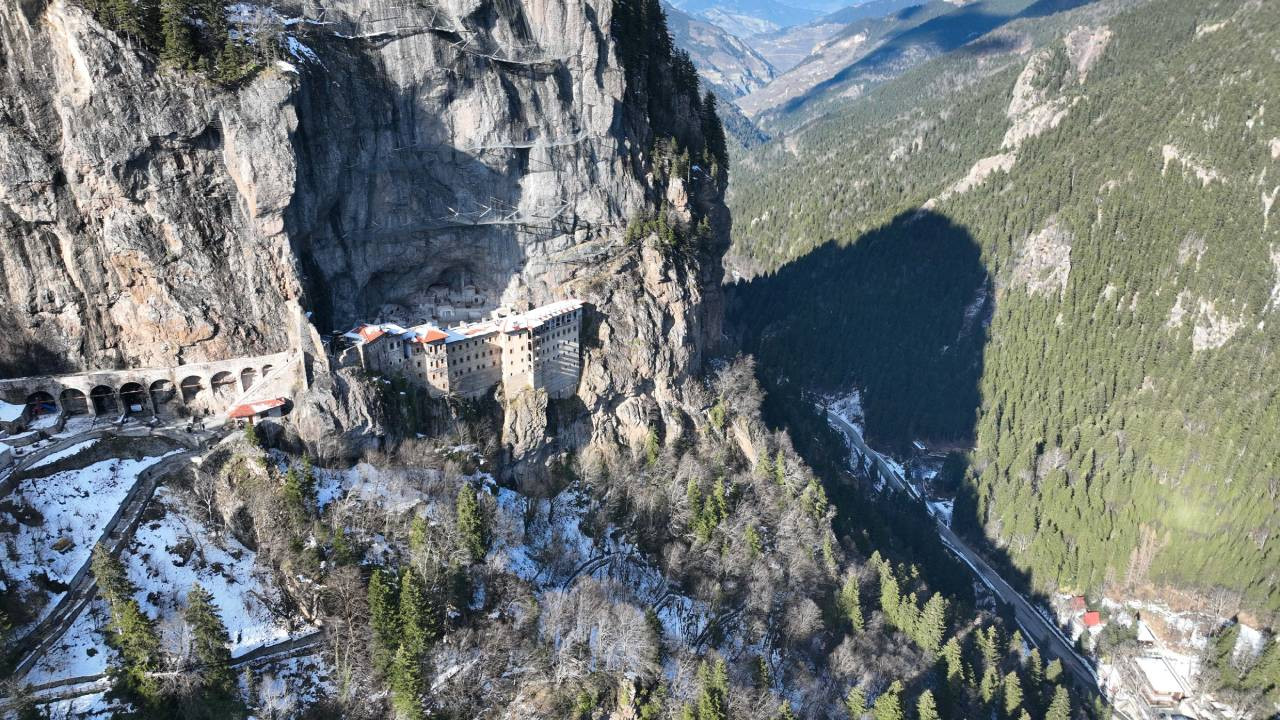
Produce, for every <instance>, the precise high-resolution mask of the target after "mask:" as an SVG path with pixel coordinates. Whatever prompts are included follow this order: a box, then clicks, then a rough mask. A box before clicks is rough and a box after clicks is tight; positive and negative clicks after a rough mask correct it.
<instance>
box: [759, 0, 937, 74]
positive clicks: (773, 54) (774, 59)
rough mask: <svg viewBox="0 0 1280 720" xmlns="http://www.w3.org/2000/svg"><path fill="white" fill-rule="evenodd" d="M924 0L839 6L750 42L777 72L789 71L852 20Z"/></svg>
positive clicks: (879, 0)
mask: <svg viewBox="0 0 1280 720" xmlns="http://www.w3.org/2000/svg"><path fill="white" fill-rule="evenodd" d="M922 1H923V0H872V1H871V2H868V3H863V4H861V5H855V6H853V7H846V8H841V9H839V10H836V11H835V12H832V13H829V14H827V15H823V16H822V17H820V18H818V19H817V20H814V21H813V22H809V23H805V24H804V25H795V26H793V27H789V28H782V29H780V30H775V31H773V32H769V33H765V34H763V35H756V36H755V37H752V38H751V46H752V47H754V48H755V49H756V51H757V52H759V53H760V54H761V55H763V56H764V57H765V59H767V60H768V61H769V62H770V63H771V64H772V65H773V67H774V69H775V70H777V71H778V72H780V73H781V72H786V71H787V70H790V69H791V68H792V67H794V66H795V65H796V64H798V63H799V62H800V61H802V60H804V59H805V58H806V57H808V56H809V53H811V52H813V50H814V48H816V47H817V45H818V44H819V43H821V42H822V41H823V40H826V39H827V38H829V37H831V36H833V35H835V34H836V33H838V32H840V31H841V30H843V29H844V27H845V26H846V25H848V24H850V23H853V22H857V21H859V20H868V19H875V18H882V17H884V16H886V15H889V14H890V13H895V12H898V11H900V10H903V9H905V8H908V7H911V6H912V5H919V4H920V3H921V2H922Z"/></svg>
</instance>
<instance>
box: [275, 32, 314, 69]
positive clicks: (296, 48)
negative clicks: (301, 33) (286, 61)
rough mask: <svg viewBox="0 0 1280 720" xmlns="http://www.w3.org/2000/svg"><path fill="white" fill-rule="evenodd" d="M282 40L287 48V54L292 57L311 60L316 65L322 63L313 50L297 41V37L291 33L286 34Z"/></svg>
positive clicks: (304, 60)
mask: <svg viewBox="0 0 1280 720" xmlns="http://www.w3.org/2000/svg"><path fill="white" fill-rule="evenodd" d="M284 41H285V49H287V50H288V51H289V54H290V55H292V56H293V57H295V58H297V59H298V60H301V61H303V62H313V63H315V64H317V65H320V64H322V63H321V62H320V58H319V57H318V56H317V55H316V53H315V51H314V50H312V49H311V48H309V47H307V46H306V45H303V44H302V43H301V42H299V41H298V38H296V37H294V36H292V35H286V36H285V38H284Z"/></svg>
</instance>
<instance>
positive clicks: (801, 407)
mask: <svg viewBox="0 0 1280 720" xmlns="http://www.w3.org/2000/svg"><path fill="white" fill-rule="evenodd" d="M992 284H993V283H992V279H991V277H990V276H989V274H988V272H987V269H986V266H985V264H984V262H983V259H982V255H981V251H980V248H979V246H978V244H977V242H976V241H975V240H974V238H973V236H972V234H971V233H970V232H969V231H968V229H967V228H965V227H964V226H963V225H959V224H957V223H955V222H953V221H952V220H951V219H950V218H948V217H947V216H945V215H942V214H940V213H936V212H932V211H923V210H922V211H913V212H907V213H903V214H901V215H898V216H897V217H895V218H893V219H892V220H891V221H890V222H888V223H886V224H885V225H883V226H881V227H878V228H875V229H873V230H870V231H868V232H866V233H864V234H862V235H861V236H859V237H858V238H857V239H856V240H854V241H852V242H849V243H845V244H842V243H838V242H836V241H834V240H832V241H829V242H827V243H826V244H824V245H822V246H820V247H818V248H816V249H815V250H813V251H812V252H810V253H808V254H807V255H805V256H803V257H800V258H798V259H796V260H793V261H792V262H790V263H788V264H786V265H784V266H782V267H781V268H779V269H778V270H776V271H774V272H773V273H770V274H766V275H761V276H758V277H755V278H753V279H751V280H749V281H745V282H739V283H737V284H735V285H733V286H731V287H730V290H729V317H728V325H729V328H730V330H731V332H732V333H733V334H734V335H736V337H737V338H738V340H739V347H741V348H742V350H743V351H744V352H746V353H750V354H751V355H753V356H754V357H755V358H756V370H757V375H758V376H759V379H760V381H761V385H762V386H763V387H764V388H765V390H766V397H765V399H764V402H763V406H762V409H763V411H764V417H765V420H766V422H768V423H769V424H770V425H771V426H773V427H785V428H786V429H787V430H788V431H789V434H790V436H791V438H792V440H793V442H794V443H795V446H796V449H797V450H798V451H799V452H800V453H801V455H802V456H804V458H805V460H806V462H808V463H809V464H810V466H812V467H813V468H814V469H815V471H817V472H818V474H819V475H820V476H821V477H822V478H823V479H824V485H825V487H826V489H827V493H828V495H829V496H830V498H831V500H832V503H833V504H834V505H835V507H836V508H837V515H836V518H835V520H834V523H835V528H836V530H837V532H838V534H839V535H840V536H841V537H843V538H845V539H846V540H847V541H848V542H851V543H853V544H854V545H856V546H858V547H859V548H860V550H861V551H862V552H864V554H869V553H870V551H871V550H872V549H881V550H882V551H883V550H884V549H885V548H892V551H891V555H894V556H897V557H898V559H901V560H907V561H910V562H912V563H916V564H918V565H919V566H920V567H921V568H923V571H924V573H925V576H926V577H927V578H928V581H929V582H930V584H932V585H934V587H936V588H940V589H946V590H947V591H948V592H950V593H954V594H955V596H956V597H957V598H961V599H963V600H965V601H966V602H969V601H973V600H974V599H975V598H974V595H973V592H974V581H973V576H972V575H971V573H970V570H969V569H968V568H967V567H966V566H965V565H963V564H962V563H961V562H960V561H959V560H957V559H956V558H955V556H954V554H953V553H952V552H951V551H950V550H949V549H947V548H946V546H944V545H943V543H942V542H941V541H940V539H939V536H938V533H937V531H936V529H935V527H934V523H935V520H934V518H933V517H932V516H931V515H930V514H929V512H928V511H927V510H926V508H925V506H924V504H923V503H922V502H919V501H917V500H915V499H914V498H912V497H910V496H908V495H907V494H906V493H905V492H902V491H901V490H897V489H894V488H893V487H890V486H884V487H882V489H880V490H877V489H875V488H873V487H872V485H871V484H869V483H850V482H846V481H844V480H842V478H847V477H848V475H847V474H846V471H848V470H849V469H850V467H849V461H850V454H849V448H848V442H847V440H846V438H845V437H844V436H843V435H842V434H841V433H840V432H838V431H837V430H836V429H835V428H833V427H832V426H831V425H830V424H829V423H828V420H827V418H826V417H824V414H823V412H822V410H821V407H822V406H823V405H825V404H828V403H829V402H830V401H831V400H834V399H835V398H837V397H845V396H848V395H849V394H850V392H851V391H852V390H855V389H856V390H858V391H860V394H861V401H862V410H863V416H864V421H865V422H864V428H865V430H864V433H865V436H866V440H867V443H868V444H869V445H870V446H871V447H872V448H875V449H876V450H878V451H880V452H882V453H889V454H892V455H894V456H896V457H899V458H905V457H910V456H912V455H914V454H916V453H918V452H919V448H918V447H916V446H915V445H914V443H915V441H921V442H922V443H923V444H924V445H925V446H926V447H927V448H928V449H929V450H930V451H947V450H950V451H952V452H951V453H950V454H949V455H948V462H947V463H945V465H944V469H943V472H942V473H940V475H939V477H938V478H937V480H936V482H935V483H933V484H932V485H934V486H936V489H937V490H938V493H939V497H940V498H941V497H954V499H955V502H954V510H953V514H952V522H951V527H952V528H953V529H954V530H955V531H956V532H957V533H960V534H962V535H964V536H965V538H966V540H967V541H968V542H969V543H970V545H971V547H973V548H974V549H975V550H977V551H978V552H979V553H980V554H981V555H983V557H984V558H986V559H987V560H988V561H989V562H990V563H991V564H992V565H993V566H994V567H996V568H997V569H998V570H999V572H1000V573H1001V575H1002V577H1003V578H1004V579H1005V580H1006V581H1007V582H1008V583H1009V584H1010V585H1011V586H1013V587H1014V588H1017V589H1019V591H1020V592H1023V593H1024V594H1025V595H1028V596H1030V597H1031V599H1032V600H1033V601H1036V600H1040V599H1042V598H1039V597H1036V596H1035V594H1034V592H1033V591H1032V588H1033V583H1032V581H1031V578H1030V577H1029V576H1028V575H1027V574H1025V573H1023V572H1021V571H1019V570H1018V569H1017V568H1016V566H1015V564H1014V563H1013V561H1012V558H1011V557H1010V556H1009V554H1008V553H1007V552H1006V551H1005V550H1004V549H1003V548H1000V547H996V546H995V545H993V544H991V543H990V542H989V541H988V539H987V538H986V536H985V535H984V533H983V529H982V528H983V522H982V520H981V519H980V517H979V503H978V501H977V498H976V496H975V495H974V491H973V483H972V481H971V480H969V479H967V478H966V473H967V472H969V471H970V469H969V468H968V467H967V466H966V465H967V461H966V460H965V459H964V458H965V455H964V453H963V451H964V450H966V449H968V448H970V447H972V446H973V443H974V442H975V438H974V433H975V422H976V418H977V413H978V411H979V408H980V404H981V401H982V397H981V389H980V381H981V378H982V373H983V361H984V353H985V349H986V344H987V341H988V331H987V327H988V324H989V322H990V318H991V315H992V312H993V310H994V302H995V301H994V293H993V291H992ZM859 456H860V455H859ZM916 484H917V485H919V484H922V483H920V482H919V481H917V482H916ZM877 485H878V484H877Z"/></svg>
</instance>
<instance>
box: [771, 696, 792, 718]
mask: <svg viewBox="0 0 1280 720" xmlns="http://www.w3.org/2000/svg"><path fill="white" fill-rule="evenodd" d="M773 717H774V718H775V720H796V716H795V713H793V712H791V702H790V701H789V700H783V701H782V704H781V705H779V706H778V713H777V714H776V715H774V716H773Z"/></svg>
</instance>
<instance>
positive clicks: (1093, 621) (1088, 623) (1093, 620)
mask: <svg viewBox="0 0 1280 720" xmlns="http://www.w3.org/2000/svg"><path fill="white" fill-rule="evenodd" d="M1101 624H1102V613H1100V612H1098V611H1097V610H1090V611H1089V612H1087V613H1085V614H1084V626H1085V627H1097V626H1099V625H1101Z"/></svg>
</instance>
